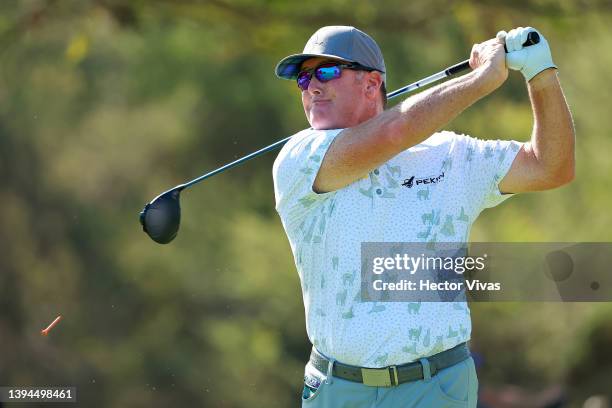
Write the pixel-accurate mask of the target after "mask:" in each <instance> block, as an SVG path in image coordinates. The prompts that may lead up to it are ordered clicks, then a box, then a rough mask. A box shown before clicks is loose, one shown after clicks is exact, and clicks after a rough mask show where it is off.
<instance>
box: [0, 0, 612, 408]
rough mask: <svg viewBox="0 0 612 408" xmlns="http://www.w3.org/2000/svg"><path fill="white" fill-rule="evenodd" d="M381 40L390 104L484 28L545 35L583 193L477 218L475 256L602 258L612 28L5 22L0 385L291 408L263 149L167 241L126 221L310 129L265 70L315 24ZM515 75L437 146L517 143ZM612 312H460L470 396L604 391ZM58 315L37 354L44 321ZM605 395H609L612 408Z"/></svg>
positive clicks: (394, 21) (247, 15)
mask: <svg viewBox="0 0 612 408" xmlns="http://www.w3.org/2000/svg"><path fill="white" fill-rule="evenodd" d="M329 24H346V25H355V26H357V27H359V28H361V29H363V30H365V31H367V32H368V33H370V34H371V35H372V36H373V37H374V38H375V39H376V40H377V41H378V42H379V44H380V46H381V48H382V49H383V52H384V54H385V58H386V62H387V68H388V77H387V78H388V90H389V91H391V90H394V89H396V88H398V87H400V86H403V85H405V84H407V83H409V82H411V81H414V80H416V79H419V78H422V77H424V76H426V75H429V74H431V73H434V72H437V71H439V70H440V69H442V68H445V67H447V66H449V65H451V64H453V63H455V62H458V61H460V60H463V59H466V58H467V57H468V56H469V51H470V49H471V45H472V44H473V43H474V42H480V41H484V40H486V39H488V38H491V37H493V36H494V35H495V33H496V32H497V31H498V30H500V29H506V30H509V29H510V28H512V27H516V26H527V25H529V26H534V27H537V28H538V29H539V30H540V31H541V32H542V33H543V34H544V35H545V36H546V37H547V39H548V41H549V43H550V45H551V48H552V51H553V57H554V59H555V62H556V63H557V65H558V66H559V67H560V70H559V75H560V78H561V81H562V84H563V86H564V90H565V92H566V96H567V98H568V101H569V104H570V107H571V109H572V112H573V115H574V120H575V124H576V129H577V178H576V181H574V182H573V183H572V184H571V185H569V186H567V187H563V188H561V189H556V190H552V191H548V192H543V193H535V194H522V195H519V196H517V197H514V198H512V199H511V200H509V201H508V202H507V203H505V204H503V205H502V206H500V207H498V208H496V209H494V210H489V211H486V212H485V213H484V214H483V215H482V216H481V218H480V219H479V220H478V221H477V222H476V224H475V226H474V228H473V231H472V237H471V238H472V240H474V241H568V242H577V241H610V238H611V232H610V231H611V229H612V215H611V210H610V208H611V207H610V198H611V193H610V186H612V160H610V159H609V152H610V151H611V150H612V138H611V135H610V133H611V131H612V115H610V104H609V96H610V95H611V94H612V81H610V79H611V78H612V75H611V74H612V68H610V67H611V66H612V51H611V50H612V35H611V33H612V31H611V29H610V27H611V26H612V8H611V7H610V3H609V2H606V1H603V0H602V1H591V2H587V1H582V0H564V1H553V0H520V1H515V2H508V3H501V2H494V1H486V0H483V1H472V0H460V1H454V2H444V1H439V0H428V1H424V0H417V1H412V2H404V1H400V0H389V1H366V0H358V1H355V0H351V1H349V0H325V1H323V0H312V1H309V2H286V1H279V0H275V1H263V0H208V1H205V0H202V1H197V0H185V1H171V0H149V1H145V0H140V1H118V0H117V1H115V0H79V1H77V0H62V1H52V0H5V1H2V2H0V171H1V172H2V175H3V181H2V183H1V184H0V202H1V204H2V207H1V208H2V211H0V225H1V228H0V243H1V248H2V251H1V254H2V255H1V256H0V346H1V350H2V352H0V385H54V384H57V385H73V386H76V387H78V398H79V401H80V403H81V404H80V405H82V406H88V407H169V406H181V407H191V406H205V407H247V406H248V407H292V406H298V405H299V398H300V391H301V380H302V374H303V367H304V364H305V363H306V359H307V356H308V354H309V350H310V348H309V347H310V346H309V343H308V340H307V337H306V332H305V326H304V310H303V305H302V299H301V292H300V286H299V281H298V276H297V273H296V271H295V267H294V265H293V260H292V256H291V251H290V248H289V245H288V242H287V239H286V237H285V234H284V231H283V229H282V226H281V223H280V220H279V218H278V216H277V215H276V213H275V211H274V193H273V187H272V177H271V168H272V163H273V160H274V158H275V153H270V154H268V155H266V156H264V157H260V158H258V159H256V160H254V161H251V162H249V163H248V164H246V165H244V166H242V167H238V168H235V169H233V170H231V171H228V172H226V173H223V174H222V175H219V176H215V177H214V178H212V179H210V180H208V181H206V182H205V183H204V184H202V185H200V186H199V187H198V188H195V189H193V190H190V191H188V192H186V193H184V194H183V196H182V197H183V199H182V209H183V221H182V226H181V231H180V234H179V236H178V238H177V239H176V240H175V241H174V242H173V243H172V244H170V245H166V246H159V245H157V244H155V243H153V242H152V241H151V240H150V239H149V238H148V237H147V236H146V235H145V234H144V233H143V232H142V231H141V228H140V225H139V223H138V212H139V211H140V209H141V208H142V206H143V205H144V204H145V203H146V202H148V201H149V200H150V199H151V198H153V197H154V196H156V195H157V194H158V193H160V192H162V191H164V190H165V189H167V188H169V187H172V186H174V185H176V184H179V183H181V182H183V181H185V180H188V179H191V178H193V177H195V176H197V175H199V174H202V173H203V172H205V171H208V170H211V169H214V168H216V167H218V166H220V165H222V164H224V163H226V162H229V161H231V160H233V159H235V158H238V157H241V156H243V155H245V154H248V153H250V152H252V151H254V150H256V149H258V148H260V147H263V146H266V145H268V144H270V143H272V142H274V141H276V140H278V139H281V138H284V137H286V136H288V135H291V134H293V133H295V132H297V131H299V130H301V129H303V128H305V127H307V126H308V125H307V122H306V120H305V117H304V114H303V111H302V107H301V102H300V96H299V92H298V90H297V88H296V86H295V84H294V83H292V82H289V81H280V80H277V79H276V78H275V76H274V74H273V68H274V66H275V64H276V63H277V62H278V60H280V58H282V57H284V56H285V55H288V54H290V53H294V52H299V51H301V49H302V47H303V45H304V43H305V41H306V40H307V38H308V37H309V36H310V35H311V34H312V33H313V32H314V31H315V30H316V29H317V28H318V27H320V26H323V25H329ZM531 126H532V117H531V111H530V106H529V102H528V98H527V92H526V87H525V85H524V81H523V79H522V76H521V75H520V74H518V73H511V77H510V79H509V80H508V81H507V83H506V84H504V86H503V87H502V88H500V89H499V90H498V91H496V92H495V93H494V94H492V95H490V96H489V97H487V98H486V99H484V100H482V101H480V102H478V103H477V104H476V105H474V106H473V107H471V108H470V109H469V110H468V111H466V112H465V113H464V114H462V115H461V116H460V117H459V118H458V119H457V120H455V121H454V122H453V123H451V124H449V126H448V128H449V129H452V130H455V131H458V132H463V133H467V134H470V135H473V136H476V137H480V138H503V139H516V140H521V141H526V140H528V138H529V134H530V131H531ZM610 312H612V307H610V305H609V304H561V303H556V304H539V303H526V304H525V303H521V304H518V303H508V304H476V305H473V306H472V314H473V319H474V331H473V335H472V337H473V344H474V347H475V349H476V350H478V351H479V352H480V353H481V354H482V355H483V356H484V359H485V364H484V365H483V367H482V368H481V370H480V382H481V385H483V384H492V385H500V384H507V383H511V384H517V385H520V386H523V387H525V388H526V389H530V390H538V389H542V388H544V387H546V386H548V385H551V384H562V385H563V386H564V387H565V388H566V389H567V390H568V393H569V396H570V399H571V401H572V404H574V405H575V406H579V404H581V402H582V401H584V399H585V398H586V397H587V396H588V395H591V394H593V393H600V394H601V393H603V394H605V393H608V395H609V396H610V393H611V391H610V390H611V389H612V385H611V384H612V348H611V347H610V346H612V320H611V318H610V316H611V314H610ZM59 314H61V315H63V317H64V319H63V320H62V321H61V322H60V323H59V325H58V326H57V327H56V328H55V329H54V330H53V331H52V332H51V335H50V336H49V337H42V336H41V335H40V334H39V331H40V329H42V328H44V327H45V326H46V325H47V324H48V323H49V322H50V321H52V320H53V319H54V318H55V317H56V316H57V315H59ZM610 397H612V396H610Z"/></svg>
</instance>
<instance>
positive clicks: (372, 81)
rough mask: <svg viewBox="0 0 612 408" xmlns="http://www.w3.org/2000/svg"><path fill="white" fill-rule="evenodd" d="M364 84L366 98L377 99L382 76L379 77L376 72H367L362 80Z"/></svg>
mask: <svg viewBox="0 0 612 408" xmlns="http://www.w3.org/2000/svg"><path fill="white" fill-rule="evenodd" d="M364 82H365V89H366V95H367V96H368V98H371V99H375V98H378V94H379V92H380V87H381V85H382V82H383V79H382V75H380V73H379V72H377V71H372V72H367V73H366V76H365V78H364Z"/></svg>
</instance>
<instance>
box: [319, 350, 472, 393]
mask: <svg viewBox="0 0 612 408" xmlns="http://www.w3.org/2000/svg"><path fill="white" fill-rule="evenodd" d="M468 357H470V349H469V348H468V346H467V343H461V344H458V345H457V346H455V347H453V348H451V349H448V350H445V351H442V352H440V353H438V354H434V355H433V356H429V357H427V361H429V368H430V375H431V376H434V375H436V373H438V371H440V370H443V369H445V368H447V367H450V366H452V365H455V364H457V363H459V362H461V361H463V360H465V359H467V358H468ZM310 363H311V364H312V365H313V366H314V367H315V368H316V369H317V370H319V371H321V372H322V373H327V368H328V366H329V360H328V359H327V358H325V357H323V356H322V355H321V354H319V353H318V352H317V351H316V350H315V349H314V347H313V349H312V352H311V353H310ZM332 374H333V376H334V377H338V378H342V379H344V380H349V381H354V382H359V383H363V384H365V385H369V386H372V387H392V386H396V385H399V384H402V383H405V382H409V381H417V380H422V379H424V378H425V377H424V375H423V364H422V363H421V362H420V361H415V362H412V363H407V364H402V365H398V366H388V367H383V368H365V367H358V366H352V365H348V364H343V363H339V362H337V361H334V367H333V371H332Z"/></svg>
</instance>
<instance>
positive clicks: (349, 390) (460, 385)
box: [302, 357, 478, 408]
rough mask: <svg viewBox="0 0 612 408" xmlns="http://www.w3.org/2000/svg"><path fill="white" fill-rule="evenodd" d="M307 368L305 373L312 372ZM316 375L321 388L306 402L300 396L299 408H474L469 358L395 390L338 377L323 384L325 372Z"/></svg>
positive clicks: (473, 373)
mask: <svg viewBox="0 0 612 408" xmlns="http://www.w3.org/2000/svg"><path fill="white" fill-rule="evenodd" d="M309 366H310V363H308V364H307V365H306V370H316V369H314V368H313V367H312V366H310V367H309ZM310 372H312V371H310ZM319 373H320V372H319ZM320 374H321V379H322V381H321V385H320V386H319V388H317V390H316V391H314V393H312V394H311V395H310V396H309V397H308V398H307V399H304V397H302V408H430V407H431V408H475V407H476V400H477V394H478V378H477V377H476V368H475V367H474V360H473V359H472V358H471V357H469V358H468V359H466V360H463V361H461V362H459V363H457V364H455V365H453V366H451V367H447V368H445V369H443V370H441V371H439V372H438V373H437V374H436V375H435V376H433V377H430V378H426V379H424V380H420V381H413V382H407V383H403V384H400V385H399V386H396V387H370V386H367V385H363V384H361V383H357V382H352V381H347V380H343V379H341V378H338V377H332V378H331V381H325V373H320Z"/></svg>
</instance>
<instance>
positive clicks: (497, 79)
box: [471, 66, 508, 95]
mask: <svg viewBox="0 0 612 408" xmlns="http://www.w3.org/2000/svg"><path fill="white" fill-rule="evenodd" d="M472 74H473V75H472V78H471V80H472V85H473V86H475V87H476V89H477V90H478V91H479V92H480V93H482V95H488V94H489V93H491V92H493V91H494V90H496V89H497V88H499V87H500V86H501V84H503V83H504V81H505V80H506V78H507V77H508V71H505V72H499V71H494V70H493V69H491V68H490V67H486V66H481V67H478V68H476V69H475V70H474V71H472Z"/></svg>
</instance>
